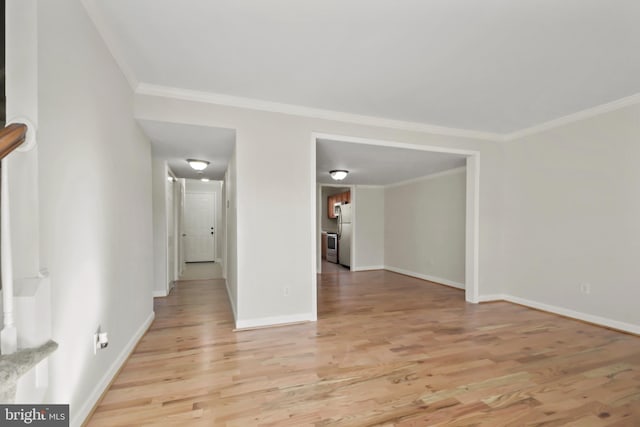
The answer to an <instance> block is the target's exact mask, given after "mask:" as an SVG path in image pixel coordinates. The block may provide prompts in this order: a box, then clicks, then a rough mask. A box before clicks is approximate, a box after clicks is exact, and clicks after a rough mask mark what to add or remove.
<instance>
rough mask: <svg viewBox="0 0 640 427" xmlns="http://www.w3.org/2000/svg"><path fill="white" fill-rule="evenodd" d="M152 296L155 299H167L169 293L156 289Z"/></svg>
mask: <svg viewBox="0 0 640 427" xmlns="http://www.w3.org/2000/svg"><path fill="white" fill-rule="evenodd" d="M151 294H152V295H153V297H154V298H162V297H166V296H167V295H169V294H168V293H167V291H159V290H156V289H154V290H153V292H152V293H151Z"/></svg>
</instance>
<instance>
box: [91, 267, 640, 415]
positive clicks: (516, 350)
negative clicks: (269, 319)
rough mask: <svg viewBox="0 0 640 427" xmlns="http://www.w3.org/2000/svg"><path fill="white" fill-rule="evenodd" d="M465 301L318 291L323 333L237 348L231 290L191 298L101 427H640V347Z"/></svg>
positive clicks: (355, 283)
mask: <svg viewBox="0 0 640 427" xmlns="http://www.w3.org/2000/svg"><path fill="white" fill-rule="evenodd" d="M460 292H461V291H459V290H456V289H452V288H449V287H446V286H441V285H435V284H431V283H429V282H425V281H421V280H418V279H413V278H410V277H407V276H402V275H398V274H395V273H391V272H387V271H370V272H359V273H348V274H347V273H345V274H326V275H320V276H319V285H318V301H319V321H318V322H317V323H306V324H299V325H292V326H283V327H276V328H268V329H259V330H252V331H244V332H233V331H232V330H233V327H234V325H233V318H232V314H231V311H230V309H229V304H228V300H227V295H226V289H225V286H224V282H223V281H222V280H211V281H191V282H189V281H181V282H178V284H177V286H176V289H175V290H174V291H173V292H172V294H171V295H170V296H168V297H166V298H156V300H155V310H156V320H155V321H154V323H153V325H152V326H151V328H150V329H149V331H148V333H147V334H146V335H145V336H144V337H143V339H142V340H141V342H140V344H139V345H138V347H137V348H136V349H135V351H134V353H133V354H132V356H131V357H130V359H129V360H128V361H127V363H126V364H125V366H124V368H123V369H122V371H121V372H120V374H119V375H118V376H117V378H116V380H115V381H114V383H113V384H112V386H111V388H110V389H109V391H108V392H107V394H106V395H105V397H104V399H103V400H102V402H101V403H100V405H99V407H98V408H97V410H96V412H95V414H94V415H93V418H92V419H91V420H90V422H89V423H88V425H89V426H94V427H97V426H110V427H111V426H119V425H136V426H143V425H148V426H151V425H153V426H157V425H183V426H218V425H220V426H222V425H227V426H255V425H277V426H301V425H318V426H324V425H345V426H347V425H348V426H353V425H371V424H385V423H386V424H388V425H391V424H394V425H436V424H439V423H451V422H455V421H459V422H464V424H465V425H468V424H477V425H487V426H494V425H505V424H508V425H525V424H526V423H528V422H532V421H536V422H538V423H542V422H546V423H549V424H550V425H567V424H569V423H571V422H575V423H576V425H587V424H588V425H613V424H615V423H618V424H616V425H619V426H623V425H625V426H626V425H629V426H630V425H637V423H638V422H640V405H638V402H639V401H640V338H638V337H636V336H631V335H626V334H622V333H618V332H614V331H611V330H608V329H604V328H600V327H596V326H591V325H588V324H585V323H582V322H578V321H574V320H569V319H565V318H562V317H558V316H555V315H551V314H547V313H543V312H539V311H535V310H531V309H527V308H524V307H521V306H518V305H514V304H509V303H503V302H500V303H491V304H480V305H472V304H467V303H465V302H464V301H463V299H462V298H460ZM634 423H635V424H634Z"/></svg>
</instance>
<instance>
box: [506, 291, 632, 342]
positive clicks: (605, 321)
mask: <svg viewBox="0 0 640 427" xmlns="http://www.w3.org/2000/svg"><path fill="white" fill-rule="evenodd" d="M504 300H505V301H507V302H511V303H515V304H520V305H524V306H527V307H531V308H535V309H538V310H542V311H548V312H550V313H554V314H559V315H561V316H566V317H571V318H573V319H578V320H582V321H584V322H589V323H593V324H596V325H600V326H606V327H609V328H613V329H617V330H620V331H625V332H630V333H632V334H636V335H640V325H634V324H632V323H626V322H620V321H618V320H613V319H609V318H606V317H601V316H596V315H593V314H588V313H583V312H581V311H575V310H571V309H568V308H564V307H558V306H555V305H549V304H545V303H542V302H538V301H533V300H529V299H525V298H520V297H516V296H513V295H504Z"/></svg>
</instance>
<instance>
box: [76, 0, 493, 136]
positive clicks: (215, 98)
mask: <svg viewBox="0 0 640 427" xmlns="http://www.w3.org/2000/svg"><path fill="white" fill-rule="evenodd" d="M85 1H86V0H85ZM136 93H137V94H139V95H149V96H158V97H164V98H172V99H180V100H184V101H193V102H203V103H207V104H216V105H224V106H228V107H236V108H246V109H250V110H258V111H268V112H272V113H282V114H290V115H293V116H301V117H310V118H314V119H321V120H334V121H338V122H346V123H356V124H360V125H365V126H375V127H384V128H390V129H400V130H408V131H414V132H426V133H431V134H434V135H446V136H455V137H460V138H471V139H480V140H486V141H502V140H503V138H504V137H503V136H502V135H500V134H497V133H491V132H479V131H475V130H467V129H456V128H449V127H445V126H436V125H430V124H426V123H419V122H409V121H403V120H393V119H385V118H382V117H374V116H367V115H361V114H353V113H345V112H341V111H333V110H324V109H319V108H311V107H304V106H301V105H294V104H284V103H280V102H271V101H264V100H260V99H254V98H244V97H239V96H233V95H225V94H220V93H213V92H203V91H198V90H189V89H181V88H177V87H170V86H162V85H155V84H150V83H140V84H139V85H138V86H137V89H136Z"/></svg>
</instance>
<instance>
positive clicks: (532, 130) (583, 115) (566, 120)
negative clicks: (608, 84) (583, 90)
mask: <svg viewBox="0 0 640 427" xmlns="http://www.w3.org/2000/svg"><path fill="white" fill-rule="evenodd" d="M635 104H640V93H636V94H635V95H631V96H627V97H625V98H621V99H617V100H615V101H612V102H608V103H606V104H601V105H598V106H596V107H592V108H587V109H586V110H582V111H578V112H576V113H572V114H569V115H566V116H564V117H560V118H557V119H554V120H550V121H548V122H544V123H540V124H538V125H535V126H531V127H529V128H525V129H521V130H518V131H515V132H512V133H510V134H507V135H504V136H503V140H504V141H515V140H517V139H520V138H524V137H527V136H531V135H535V134H537V133H541V132H545V131H548V130H551V129H555V128H558V127H561V126H564V125H568V124H570V123H574V122H577V121H580V120H584V119H588V118H590V117H594V116H598V115H600V114H605V113H609V112H612V111H615V110H619V109H621V108H624V107H629V106H631V105H635Z"/></svg>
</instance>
